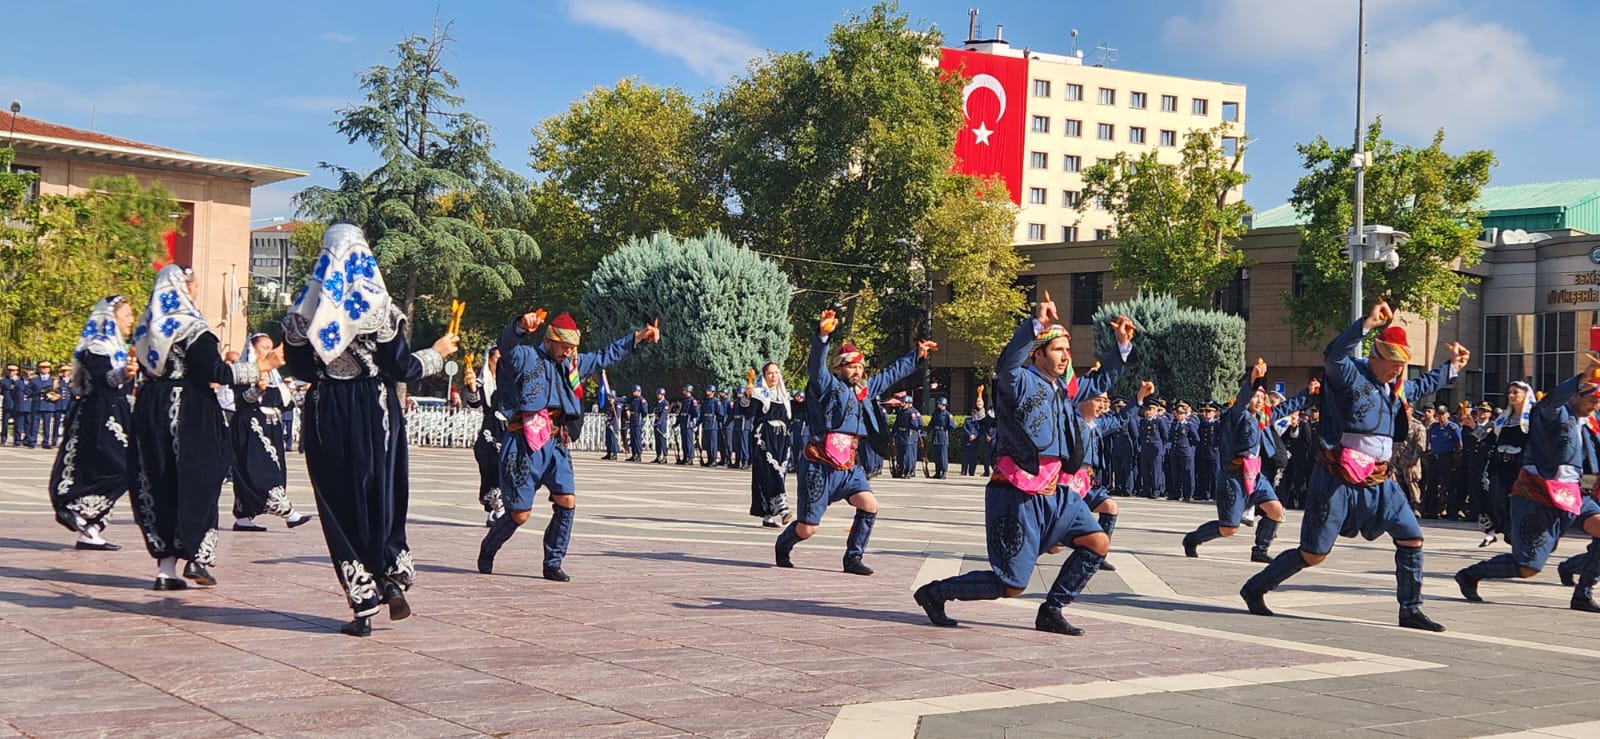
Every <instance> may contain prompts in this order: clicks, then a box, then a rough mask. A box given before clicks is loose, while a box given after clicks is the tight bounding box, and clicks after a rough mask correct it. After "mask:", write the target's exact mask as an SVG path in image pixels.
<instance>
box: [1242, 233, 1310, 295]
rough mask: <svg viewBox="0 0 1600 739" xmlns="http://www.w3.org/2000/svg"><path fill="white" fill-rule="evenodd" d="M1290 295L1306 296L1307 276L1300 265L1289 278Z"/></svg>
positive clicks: (1296, 266) (1295, 267)
mask: <svg viewBox="0 0 1600 739" xmlns="http://www.w3.org/2000/svg"><path fill="white" fill-rule="evenodd" d="M1247 227H1248V226H1247ZM1289 294H1290V295H1293V296H1294V297H1297V298H1303V297H1305V296H1306V276H1305V274H1304V273H1302V272H1301V271H1300V265H1298V264H1296V265H1295V266H1294V270H1293V272H1292V273H1291V276H1290V278H1289Z"/></svg>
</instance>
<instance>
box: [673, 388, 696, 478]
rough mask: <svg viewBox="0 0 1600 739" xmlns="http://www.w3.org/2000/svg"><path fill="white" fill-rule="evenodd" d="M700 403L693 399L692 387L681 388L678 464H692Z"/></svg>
mask: <svg viewBox="0 0 1600 739" xmlns="http://www.w3.org/2000/svg"><path fill="white" fill-rule="evenodd" d="M700 423H701V421H700V403H699V401H696V400H695V399H694V386H693V385H684V386H683V399H682V400H679V401H678V464H680V465H684V464H694V435H695V432H696V431H698V430H699V429H700Z"/></svg>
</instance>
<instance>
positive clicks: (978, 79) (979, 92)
mask: <svg viewBox="0 0 1600 739" xmlns="http://www.w3.org/2000/svg"><path fill="white" fill-rule="evenodd" d="M942 52H943V55H942V57H941V58H940V61H939V68H940V69H942V70H944V71H945V72H946V73H948V74H959V75H961V76H962V78H964V79H965V80H966V84H965V85H963V86H962V88H961V111H962V113H963V114H964V115H965V116H966V120H965V122H964V124H963V125H962V127H961V131H960V132H958V133H957V134H956V149H955V154H956V171H958V172H961V173H962V174H970V175H975V176H979V177H987V176H996V175H998V176H999V177H1000V179H1001V180H1002V181H1004V182H1005V183H1006V189H1008V190H1010V191H1011V202H1013V203H1016V204H1017V205H1021V204H1022V159H1023V156H1025V154H1024V152H1023V143H1024V142H1023V137H1024V136H1026V135H1027V133H1026V132H1027V128H1026V126H1025V125H1024V121H1023V119H1024V118H1027V117H1028V116H1027V112H1028V98H1027V95H1028V60H1027V59H1023V58H1019V57H1009V56H997V55H994V54H984V53H981V52H976V51H965V50H962V49H943V50H942Z"/></svg>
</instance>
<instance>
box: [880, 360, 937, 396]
mask: <svg viewBox="0 0 1600 739" xmlns="http://www.w3.org/2000/svg"><path fill="white" fill-rule="evenodd" d="M919 354H922V353H921V350H919V349H913V350H911V351H909V352H906V354H905V355H904V356H902V357H900V358H899V359H896V360H894V364H891V365H889V366H888V367H884V368H883V369H882V370H881V371H879V372H878V374H876V375H873V376H871V377H869V378H867V395H868V396H869V397H873V398H876V397H878V396H879V395H882V394H883V393H884V391H886V390H888V389H889V388H891V387H893V386H894V385H896V384H898V383H899V382H900V381H901V380H904V379H906V378H907V377H910V376H911V373H912V372H915V371H917V363H918V362H919V361H920V357H919ZM922 356H926V355H925V354H923V355H922Z"/></svg>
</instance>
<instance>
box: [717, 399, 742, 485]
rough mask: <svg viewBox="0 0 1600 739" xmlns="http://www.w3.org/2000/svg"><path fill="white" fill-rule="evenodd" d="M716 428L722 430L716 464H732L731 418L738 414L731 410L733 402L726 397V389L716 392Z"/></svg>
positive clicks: (727, 465) (725, 465)
mask: <svg viewBox="0 0 1600 739" xmlns="http://www.w3.org/2000/svg"><path fill="white" fill-rule="evenodd" d="M717 411H718V416H717V429H718V430H719V431H721V432H722V436H721V438H720V439H719V440H718V441H719V442H720V445H721V446H720V448H719V449H718V454H717V461H716V464H718V465H721V466H723V467H732V466H733V418H734V416H736V415H738V414H736V413H734V412H733V402H732V401H730V400H729V399H728V391H727V390H723V391H721V392H719V393H717Z"/></svg>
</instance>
